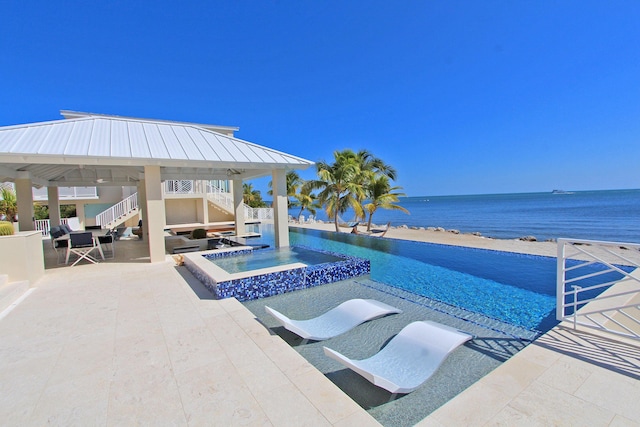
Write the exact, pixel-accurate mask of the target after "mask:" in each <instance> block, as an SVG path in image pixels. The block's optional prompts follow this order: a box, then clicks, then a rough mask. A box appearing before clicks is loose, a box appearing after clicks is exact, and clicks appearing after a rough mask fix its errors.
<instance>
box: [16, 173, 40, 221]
mask: <svg viewBox="0 0 640 427" xmlns="http://www.w3.org/2000/svg"><path fill="white" fill-rule="evenodd" d="M15 185H16V205H17V208H18V227H20V231H33V230H35V225H34V223H33V190H32V188H31V187H32V184H31V177H30V176H29V174H28V173H26V172H20V173H19V175H18V178H16V180H15Z"/></svg>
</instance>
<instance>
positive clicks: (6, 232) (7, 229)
mask: <svg viewBox="0 0 640 427" xmlns="http://www.w3.org/2000/svg"><path fill="white" fill-rule="evenodd" d="M14 233H15V230H14V229H13V224H12V223H10V222H9V221H0V236H11V235H13V234H14Z"/></svg>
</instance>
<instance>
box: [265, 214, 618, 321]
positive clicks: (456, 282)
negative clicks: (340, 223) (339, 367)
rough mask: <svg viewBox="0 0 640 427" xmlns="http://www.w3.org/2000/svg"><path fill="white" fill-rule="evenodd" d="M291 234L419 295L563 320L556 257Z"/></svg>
mask: <svg viewBox="0 0 640 427" xmlns="http://www.w3.org/2000/svg"><path fill="white" fill-rule="evenodd" d="M272 227H273V226H269V225H265V224H263V225H262V227H261V232H262V240H263V241H264V243H270V244H271V245H273V242H272V241H271V242H270V241H269V239H272V238H273V237H272V235H273V231H272ZM289 236H290V243H291V245H301V246H307V247H310V248H315V249H320V250H326V251H330V252H336V253H343V254H345V255H351V256H355V257H359V258H365V259H368V260H370V261H371V278H372V279H374V280H376V281H378V282H382V283H385V284H387V285H391V286H394V287H396V288H400V289H403V290H406V291H409V292H411V293H414V294H417V295H420V296H424V297H428V298H432V299H434V300H437V301H440V302H444V303H446V304H450V305H453V306H456V307H460V308H463V309H465V310H469V311H472V312H476V313H480V314H482V315H485V316H488V317H491V318H494V319H497V320H499V321H502V322H506V323H509V324H512V325H516V326H519V327H523V328H526V329H528V330H532V331H538V332H545V331H547V330H549V329H551V328H552V327H553V326H555V325H556V324H557V323H558V322H557V321H556V319H555V308H556V297H555V295H556V268H557V266H556V259H555V258H553V257H544V256H536V255H526V254H517V253H511V252H501V251H495V250H487V249H475V248H467V247H460V246H449V245H441V244H432V243H424V242H413V241H407V240H396V239H388V238H384V239H380V238H371V237H368V236H358V235H353V234H350V233H333V232H326V231H320V230H312V229H304V228H290V233H289ZM567 265H568V266H571V265H575V262H573V261H568V262H567ZM589 268H592V269H593V271H594V272H595V271H597V270H598V269H602V267H601V266H597V265H594V266H592V267H588V268H584V269H580V273H578V272H577V271H576V272H574V273H573V274H585V272H586V271H587V270H588V269H589ZM623 269H625V270H626V268H623ZM568 277H569V278H570V277H571V274H569V275H568ZM620 277H621V275H618V274H617V273H610V274H604V275H601V276H598V277H594V278H591V279H588V280H586V281H581V283H580V284H581V286H583V287H586V286H588V285H594V284H596V283H604V282H607V281H613V280H616V279H617V278H620ZM600 291H602V289H601V290H599V291H596V292H594V293H593V295H592V296H595V295H597V293H599V292H600Z"/></svg>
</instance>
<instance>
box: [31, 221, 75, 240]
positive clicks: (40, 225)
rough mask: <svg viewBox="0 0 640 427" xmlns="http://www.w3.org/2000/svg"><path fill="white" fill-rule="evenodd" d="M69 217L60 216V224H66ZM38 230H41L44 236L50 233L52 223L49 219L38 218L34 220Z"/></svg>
mask: <svg viewBox="0 0 640 427" xmlns="http://www.w3.org/2000/svg"><path fill="white" fill-rule="evenodd" d="M68 219H69V218H60V224H66V223H67V221H68ZM33 224H34V227H35V229H36V231H40V232H41V233H42V235H43V236H48V235H49V230H51V223H50V221H49V220H48V219H36V220H35V221H33Z"/></svg>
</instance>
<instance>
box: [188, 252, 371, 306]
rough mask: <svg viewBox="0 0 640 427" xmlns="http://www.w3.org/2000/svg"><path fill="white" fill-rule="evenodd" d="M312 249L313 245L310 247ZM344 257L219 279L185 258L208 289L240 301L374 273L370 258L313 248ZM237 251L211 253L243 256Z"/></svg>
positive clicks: (222, 296)
mask: <svg viewBox="0 0 640 427" xmlns="http://www.w3.org/2000/svg"><path fill="white" fill-rule="evenodd" d="M308 249H310V248H308ZM312 250H315V251H316V252H324V253H329V254H331V255H334V256H337V257H340V258H343V261H338V262H334V263H326V264H319V265H311V266H307V267H304V268H293V269H288V270H284V271H278V272H271V273H266V274H258V275H255V276H250V277H245V278H241V279H232V280H226V281H220V282H217V281H216V280H215V279H213V278H212V277H210V276H209V275H207V274H206V273H205V272H204V271H203V270H202V269H200V268H198V266H197V265H196V264H195V263H193V262H189V261H188V260H187V259H185V266H186V267H187V268H188V269H189V270H190V271H191V272H192V273H193V275H194V276H196V277H197V278H198V279H199V280H200V281H201V282H202V283H203V284H204V286H205V287H206V288H207V289H209V291H210V292H211V293H213V295H214V296H215V297H216V298H217V299H223V298H231V297H235V298H236V299H238V300H239V301H249V300H253V299H258V298H266V297H270V296H273V295H279V294H283V293H285V292H291V291H295V290H299V289H305V288H310V287H313V286H318V285H323V284H326V283H332V282H337V281H340V280H346V279H350V278H352V277H358V276H363V275H367V274H369V273H370V272H371V263H370V262H369V260H367V259H362V258H357V257H351V256H347V255H343V254H337V253H333V252H328V251H321V250H317V249H312ZM242 253H246V252H245V251H241V252H235V253H221V254H217V253H215V254H210V255H209V256H212V257H215V258H217V257H222V256H224V257H226V256H232V255H240V254H242Z"/></svg>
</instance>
